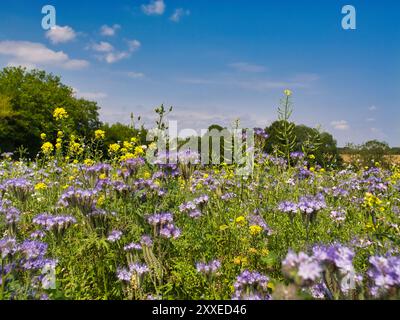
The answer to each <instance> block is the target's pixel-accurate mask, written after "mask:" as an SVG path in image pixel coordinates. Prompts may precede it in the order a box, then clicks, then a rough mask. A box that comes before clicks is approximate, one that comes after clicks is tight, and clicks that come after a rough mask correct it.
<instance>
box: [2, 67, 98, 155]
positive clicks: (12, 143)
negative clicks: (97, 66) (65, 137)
mask: <svg viewBox="0 0 400 320" xmlns="http://www.w3.org/2000/svg"><path fill="white" fill-rule="evenodd" d="M55 108H64V109H65V110H66V111H67V112H68V114H69V118H68V123H69V127H70V128H71V130H73V131H74V132H75V133H76V134H78V135H81V136H87V135H90V133H91V132H92V131H93V130H95V129H97V128H99V126H100V124H101V123H100V121H99V118H98V117H99V115H98V110H99V108H98V106H97V103H96V102H92V101H87V100H85V99H78V98H76V97H75V96H74V92H73V89H72V88H70V87H68V86H66V85H64V84H63V83H62V82H61V79H60V78H59V77H57V76H54V75H52V74H49V73H46V72H45V71H40V70H32V71H28V70H27V69H26V68H21V67H9V68H5V69H3V70H1V71H0V118H1V122H0V148H1V149H2V151H14V150H16V149H17V148H18V147H19V146H21V145H23V146H25V147H27V148H28V149H29V152H30V154H31V155H35V154H36V153H37V152H38V150H39V149H40V144H41V141H40V134H41V133H45V134H47V135H48V136H53V135H54V133H55V132H56V131H57V126H56V124H55V122H54V119H53V111H54V109H55Z"/></svg>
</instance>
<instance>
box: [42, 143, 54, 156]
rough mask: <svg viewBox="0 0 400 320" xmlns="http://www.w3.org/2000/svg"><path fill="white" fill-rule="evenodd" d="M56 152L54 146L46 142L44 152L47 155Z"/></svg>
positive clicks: (43, 147)
mask: <svg viewBox="0 0 400 320" xmlns="http://www.w3.org/2000/svg"><path fill="white" fill-rule="evenodd" d="M53 150H54V146H53V144H52V143H51V142H45V143H43V145H42V151H43V153H44V154H45V155H49V154H50V153H52V152H53Z"/></svg>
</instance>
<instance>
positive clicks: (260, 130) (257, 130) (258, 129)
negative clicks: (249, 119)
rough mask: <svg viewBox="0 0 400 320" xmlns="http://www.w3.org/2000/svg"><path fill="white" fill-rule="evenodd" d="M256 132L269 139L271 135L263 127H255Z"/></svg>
mask: <svg viewBox="0 0 400 320" xmlns="http://www.w3.org/2000/svg"><path fill="white" fill-rule="evenodd" d="M254 134H255V135H256V136H257V137H260V138H262V139H268V137H269V135H268V133H266V132H265V129H263V128H254Z"/></svg>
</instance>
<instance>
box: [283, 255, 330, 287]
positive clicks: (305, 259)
mask: <svg viewBox="0 0 400 320" xmlns="http://www.w3.org/2000/svg"><path fill="white" fill-rule="evenodd" d="M282 270H283V273H284V274H285V275H286V276H287V277H289V278H291V279H294V280H295V282H296V283H298V284H300V285H310V284H311V283H312V282H314V281H316V280H318V279H319V278H320V277H321V272H322V267H321V265H320V263H319V262H318V260H316V259H315V258H314V257H313V256H309V255H307V254H306V253H304V252H300V253H299V254H296V253H295V252H293V251H289V252H288V254H287V256H286V258H285V259H284V260H283V261H282Z"/></svg>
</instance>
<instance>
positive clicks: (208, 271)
mask: <svg viewBox="0 0 400 320" xmlns="http://www.w3.org/2000/svg"><path fill="white" fill-rule="evenodd" d="M220 267H221V262H219V261H218V260H213V261H211V262H210V263H208V264H206V263H203V262H199V263H197V264H196V270H197V272H199V273H202V274H204V275H207V276H209V275H212V274H215V273H216V272H217V271H218V269H219V268H220Z"/></svg>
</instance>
